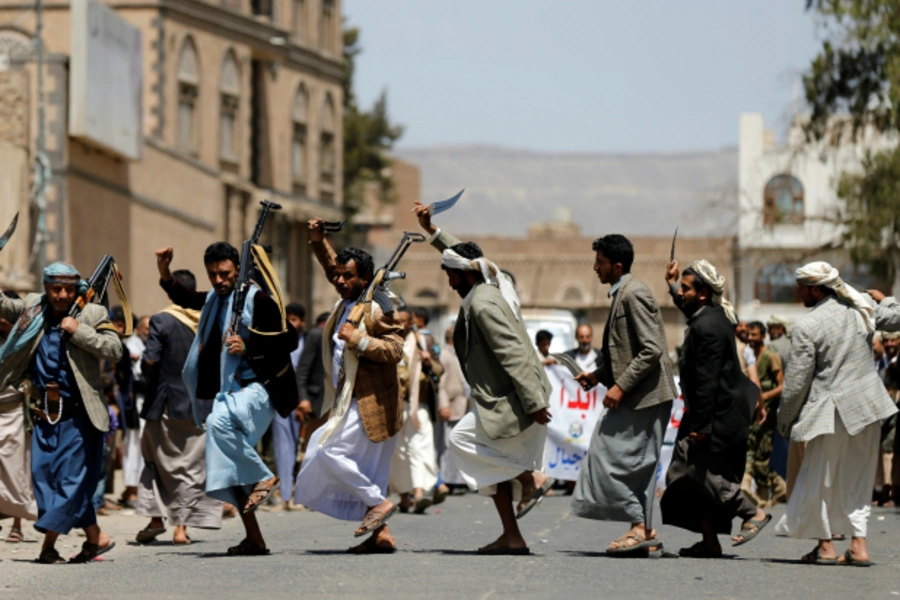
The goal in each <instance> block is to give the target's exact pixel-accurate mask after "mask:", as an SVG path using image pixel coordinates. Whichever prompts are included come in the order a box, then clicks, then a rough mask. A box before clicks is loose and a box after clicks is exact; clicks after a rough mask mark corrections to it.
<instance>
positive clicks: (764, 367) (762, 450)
mask: <svg viewBox="0 0 900 600" xmlns="http://www.w3.org/2000/svg"><path fill="white" fill-rule="evenodd" d="M749 333H750V336H749V340H748V343H749V344H750V348H752V349H753V354H754V356H755V357H756V373H757V375H758V376H759V382H760V386H761V388H762V395H761V396H760V397H759V401H758V403H757V406H756V420H755V422H754V423H753V424H752V425H750V437H749V438H748V440H747V464H746V467H745V470H744V480H743V483H742V485H741V489H742V490H743V491H744V494H746V495H747V496H750V497H751V499H754V500H756V504H757V505H759V506H774V505H775V504H778V503H780V502H784V501H786V500H787V490H786V487H785V483H784V480H783V479H782V478H781V475H779V474H778V473H776V472H775V469H774V468H772V465H771V464H770V461H769V459H770V457H771V456H772V450H773V449H774V446H775V429H776V428H777V427H776V426H777V420H778V418H777V416H776V415H777V412H778V401H779V400H780V399H781V390H782V388H783V387H784V369H783V368H782V366H781V358H780V357H779V356H778V354H776V353H775V352H774V351H773V350H771V349H770V348H768V347H767V346H766V344H765V339H766V327H765V325H763V324H762V323H760V322H759V321H754V322H753V323H750V325H749ZM751 481H755V482H756V494H755V495H756V498H753V495H752V494H751V489H750V482H751Z"/></svg>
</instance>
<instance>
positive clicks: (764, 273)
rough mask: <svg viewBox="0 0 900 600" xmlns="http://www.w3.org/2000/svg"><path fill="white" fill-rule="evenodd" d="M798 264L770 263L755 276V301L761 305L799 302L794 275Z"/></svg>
mask: <svg viewBox="0 0 900 600" xmlns="http://www.w3.org/2000/svg"><path fill="white" fill-rule="evenodd" d="M800 266H801V265H799V264H789V263H772V264H769V265H766V266H765V267H763V268H762V269H760V270H759V273H757V275H756V299H757V300H759V301H760V302H762V303H763V304H794V303H796V302H800V297H799V296H798V292H797V279H796V277H795V273H796V272H797V268H798V267H800Z"/></svg>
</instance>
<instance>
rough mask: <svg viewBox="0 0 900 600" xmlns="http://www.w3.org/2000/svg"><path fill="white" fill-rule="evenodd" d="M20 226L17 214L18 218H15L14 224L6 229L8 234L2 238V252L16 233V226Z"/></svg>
mask: <svg viewBox="0 0 900 600" xmlns="http://www.w3.org/2000/svg"><path fill="white" fill-rule="evenodd" d="M18 224H19V213H16V216H14V217H13V220H12V223H10V224H9V227H7V228H6V233H4V234H3V235H2V236H0V250H3V247H4V246H6V242H8V241H9V238H11V237H12V234H14V233H15V232H16V225H18Z"/></svg>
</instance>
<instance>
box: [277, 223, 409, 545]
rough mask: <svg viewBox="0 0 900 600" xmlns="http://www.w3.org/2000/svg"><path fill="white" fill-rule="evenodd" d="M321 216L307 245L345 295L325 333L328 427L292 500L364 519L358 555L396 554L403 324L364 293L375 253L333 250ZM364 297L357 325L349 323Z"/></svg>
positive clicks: (313, 443)
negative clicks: (395, 464)
mask: <svg viewBox="0 0 900 600" xmlns="http://www.w3.org/2000/svg"><path fill="white" fill-rule="evenodd" d="M322 224H323V221H322V219H313V220H311V221H310V222H309V234H310V243H311V244H312V249H313V252H314V253H315V255H316V258H317V259H318V261H319V263H320V264H321V265H322V268H323V269H324V270H325V275H326V276H327V277H328V281H330V282H331V283H332V284H333V285H334V287H335V289H336V290H337V292H338V294H340V296H341V299H340V300H339V301H338V302H337V304H336V305H335V307H334V311H333V312H332V313H331V316H330V317H329V319H328V322H327V323H326V325H325V329H324V331H323V338H322V341H323V352H322V361H323V365H324V367H325V403H324V405H323V407H322V412H323V413H325V412H327V411H328V410H329V409H330V410H331V417H330V419H329V420H328V422H327V423H325V425H323V426H322V427H320V428H319V429H317V430H316V432H315V433H314V434H313V435H312V437H311V438H310V440H309V445H308V446H307V449H306V457H305V458H304V460H303V466H302V468H301V469H300V474H299V475H298V476H297V489H296V492H295V493H294V501H295V502H296V503H297V504H302V505H304V506H306V507H308V508H311V509H313V510H317V511H319V512H321V513H324V514H326V515H328V516H330V517H334V518H335V519H342V520H345V521H356V520H359V519H362V524H361V525H360V526H359V527H358V528H357V529H356V531H355V535H356V536H357V537H361V536H363V535H366V534H367V533H371V534H372V535H371V536H370V537H369V538H368V539H367V540H366V541H365V542H363V543H362V544H359V545H358V546H354V547H352V548H349V549H348V552H351V553H354V554H376V553H386V554H389V553H392V552H395V551H396V549H397V545H396V542H395V541H394V538H393V536H392V535H391V532H390V530H389V529H388V527H387V524H386V521H387V520H388V519H389V518H390V517H391V516H393V514H394V513H395V512H396V511H397V507H396V506H395V505H394V503H393V502H391V501H390V500H388V499H387V496H386V493H387V485H388V477H389V474H390V466H391V457H392V456H393V454H394V447H395V446H396V443H397V438H396V435H397V432H399V431H400V428H401V427H402V425H403V414H402V410H403V409H402V406H401V404H400V389H399V383H398V379H397V364H398V363H399V362H400V360H401V359H402V357H403V338H402V337H401V330H402V327H401V326H400V324H399V323H397V321H396V320H395V319H394V312H393V309H394V307H393V304H392V302H391V299H390V298H389V297H388V295H387V294H386V293H384V292H383V291H380V290H379V291H376V292H375V294H374V296H373V297H372V298H360V296H361V295H362V293H363V291H365V289H366V287H367V286H368V284H369V282H371V281H372V278H373V277H374V276H375V265H374V263H373V261H372V257H371V256H370V255H369V254H368V253H366V252H364V251H362V250H360V249H358V248H345V249H344V250H342V251H341V252H340V253H337V254H335V251H334V249H333V248H332V247H331V244H329V243H328V241H327V240H326V239H325V232H324V229H323V225H322ZM358 302H365V304H364V306H365V311H364V314H363V318H362V319H361V320H360V322H359V324H358V326H354V325H353V324H352V323H350V322H348V318H349V316H350V313H351V311H352V310H353V308H354V306H356V305H357V303H358Z"/></svg>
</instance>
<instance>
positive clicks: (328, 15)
mask: <svg viewBox="0 0 900 600" xmlns="http://www.w3.org/2000/svg"><path fill="white" fill-rule="evenodd" d="M334 15H335V10H334V0H323V1H322V13H321V14H320V15H319V49H320V50H322V51H324V52H329V53H331V52H334V51H335V49H334V47H335V44H334V41H335V39H334V38H335V30H336V23H335V17H334Z"/></svg>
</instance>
